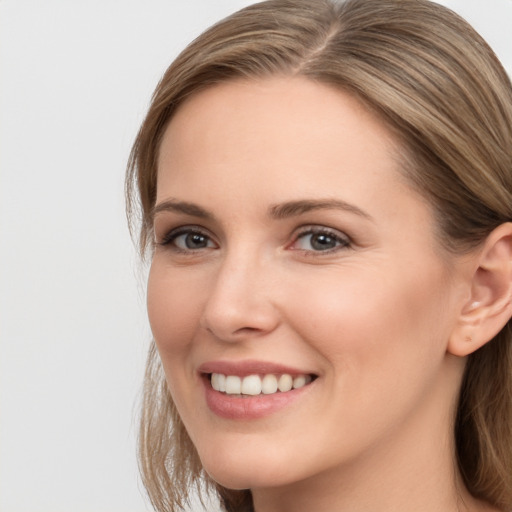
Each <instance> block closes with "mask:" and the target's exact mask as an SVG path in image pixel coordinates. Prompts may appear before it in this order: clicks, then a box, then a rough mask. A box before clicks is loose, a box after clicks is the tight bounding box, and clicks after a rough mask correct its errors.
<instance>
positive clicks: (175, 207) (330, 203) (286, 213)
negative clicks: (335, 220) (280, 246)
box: [150, 198, 373, 220]
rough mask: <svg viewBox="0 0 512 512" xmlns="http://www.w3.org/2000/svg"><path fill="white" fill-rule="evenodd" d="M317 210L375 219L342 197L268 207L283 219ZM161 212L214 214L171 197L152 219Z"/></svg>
mask: <svg viewBox="0 0 512 512" xmlns="http://www.w3.org/2000/svg"><path fill="white" fill-rule="evenodd" d="M315 210H343V211H345V212H349V213H353V214H355V215H359V216H360V217H363V218H365V219H368V220H373V218H372V216H371V215H369V214H368V213H366V212H365V211H364V210H361V209H360V208H358V207H357V206H355V205H353V204H350V203H347V202H345V201H342V200H340V199H319V200H315V199H300V200H296V201H287V202H285V203H280V204H275V205H272V206H270V208H269V209H268V215H269V217H271V218H273V219H276V220H281V219H287V218H289V217H296V216H299V215H302V214H304V213H308V212H311V211H315ZM161 212H176V213H183V214H185V215H190V216H192V217H198V218H200V219H207V220H212V219H214V215H213V213H212V212H210V211H208V210H206V209H205V208H203V207H201V206H199V205H197V204H195V203H189V202H187V201H178V200H177V199H174V198H171V199H167V200H165V201H162V202H161V203H158V204H157V205H155V206H154V207H153V208H152V209H151V212H150V216H151V219H154V218H155V216H156V215H158V214H159V213H161Z"/></svg>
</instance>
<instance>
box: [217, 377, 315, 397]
mask: <svg viewBox="0 0 512 512" xmlns="http://www.w3.org/2000/svg"><path fill="white" fill-rule="evenodd" d="M310 382H311V377H310V376H309V375H297V376H296V377H294V378H293V377H292V376H291V375H289V374H287V373H284V374H283V375H274V374H267V375H263V377H261V376H260V375H248V376H247V377H244V378H240V377H238V376H236V375H223V374H222V373H212V375H211V384H212V388H213V389H215V391H221V392H223V393H226V394H228V395H249V396H256V395H260V394H264V395H272V394H274V393H277V392H278V391H280V392H281V393H286V392H287V391H290V390H292V389H299V388H302V387H304V386H305V385H306V384H309V383H310Z"/></svg>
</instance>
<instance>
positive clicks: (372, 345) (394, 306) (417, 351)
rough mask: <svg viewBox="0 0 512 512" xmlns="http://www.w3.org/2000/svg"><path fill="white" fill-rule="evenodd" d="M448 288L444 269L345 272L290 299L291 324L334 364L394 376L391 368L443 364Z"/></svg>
mask: <svg viewBox="0 0 512 512" xmlns="http://www.w3.org/2000/svg"><path fill="white" fill-rule="evenodd" d="M443 282H445V275H444V273H443V272H441V270H440V269H432V271H431V272H429V273H428V275H427V274H426V273H425V272H423V274H419V273H416V272H403V271H402V270H401V269H400V271H395V272H393V269H387V271H383V270H382V267H380V268H379V269H378V270H377V269H376V270H375V271H371V268H370V269H368V268H365V269H362V268H349V269H341V271H340V272H339V273H336V272H332V273H331V275H329V276H327V275H326V276H318V275H316V276H315V279H312V280H311V282H308V279H307V278H303V279H302V280H301V281H300V284H299V285H298V286H297V287H296V288H295V289H294V290H293V292H292V293H290V298H289V300H288V306H287V307H288V318H289V321H290V323H291V324H294V325H295V329H296V330H297V331H299V332H301V333H302V335H303V338H305V339H306V340H309V342H310V343H311V344H312V345H314V346H315V348H316V349H317V350H318V351H319V352H320V353H322V354H323V355H324V357H325V359H326V360H327V361H328V363H329V364H330V365H331V366H333V367H339V366H341V367H344V368H349V369H351V370H353V371H354V372H358V374H359V375H363V374H365V373H371V374H372V375H374V376H376V375H378V374H381V375H382V374H384V375H385V374H388V375H389V372H390V371H392V370H391V369H390V366H394V367H396V368H397V369H400V370H401V366H403V365H404V364H406V363H410V364H422V362H423V361H425V358H431V359H435V361H436V362H438V361H439V360H441V359H442V357H443V355H444V351H445V348H444V342H445V341H446V337H447V335H448V333H449V328H450V327H449V321H448V320H449V314H448V310H449V305H448V304H447V299H446V296H447V294H446V293H444V292H443V290H444V287H443ZM384 361H386V365H385V364H383V363H384ZM358 381H359V382H360V380H358Z"/></svg>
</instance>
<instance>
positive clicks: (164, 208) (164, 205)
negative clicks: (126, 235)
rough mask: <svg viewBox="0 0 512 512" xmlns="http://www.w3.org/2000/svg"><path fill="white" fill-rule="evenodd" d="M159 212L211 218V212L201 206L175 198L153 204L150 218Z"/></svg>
mask: <svg viewBox="0 0 512 512" xmlns="http://www.w3.org/2000/svg"><path fill="white" fill-rule="evenodd" d="M161 212H176V213H184V214H185V215H191V216H192V217H199V218H200V219H213V217H214V216H213V213H211V212H209V211H208V210H205V209H204V208H202V207H201V206H198V205H197V204H194V203H188V202H186V201H178V200H177V199H172V198H171V199H167V200H166V201H162V202H161V203H158V204H157V205H155V206H153V208H152V209H151V212H150V218H151V219H154V218H155V216H156V215H158V214H159V213H161Z"/></svg>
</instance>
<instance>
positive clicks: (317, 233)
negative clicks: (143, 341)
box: [290, 227, 350, 252]
mask: <svg viewBox="0 0 512 512" xmlns="http://www.w3.org/2000/svg"><path fill="white" fill-rule="evenodd" d="M349 245H350V240H349V238H348V237H347V236H346V235H344V234H342V233H340V232H337V231H334V230H330V229H327V228H321V227H318V228H306V230H305V231H302V232H301V233H299V234H298V235H297V238H295V240H294V242H293V244H292V245H291V246H290V249H292V250H299V251H314V252H331V251H336V250H338V249H343V248H344V247H348V246H349Z"/></svg>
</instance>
